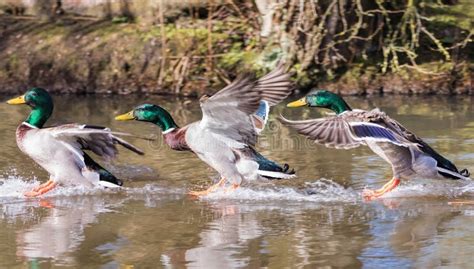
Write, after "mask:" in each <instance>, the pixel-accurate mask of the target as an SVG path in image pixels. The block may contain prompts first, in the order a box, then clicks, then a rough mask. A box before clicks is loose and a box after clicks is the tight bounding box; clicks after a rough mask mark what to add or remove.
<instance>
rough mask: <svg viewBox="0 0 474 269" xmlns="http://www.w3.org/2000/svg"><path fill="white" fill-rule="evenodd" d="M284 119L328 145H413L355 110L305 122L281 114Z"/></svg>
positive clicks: (313, 138)
mask: <svg viewBox="0 0 474 269" xmlns="http://www.w3.org/2000/svg"><path fill="white" fill-rule="evenodd" d="M356 113H360V112H356ZM280 121H282V122H283V124H285V125H287V126H290V127H292V128H294V129H295V130H296V131H297V132H298V133H300V134H303V135H306V136H307V137H308V138H309V139H311V140H314V141H315V142H317V143H319V144H324V145H325V146H326V147H332V148H338V149H350V148H355V147H358V146H360V145H366V143H367V142H368V141H374V142H388V143H392V144H395V145H397V146H403V147H407V146H409V145H410V144H412V143H410V141H408V140H406V139H404V138H403V137H402V136H401V135H399V134H398V133H397V132H395V131H393V130H391V129H389V128H387V127H385V126H384V125H382V124H377V123H374V122H371V119H370V118H364V117H354V115H352V114H351V112H346V113H344V114H341V115H337V116H333V117H328V118H322V119H312V120H305V121H291V120H288V119H285V118H284V117H280Z"/></svg>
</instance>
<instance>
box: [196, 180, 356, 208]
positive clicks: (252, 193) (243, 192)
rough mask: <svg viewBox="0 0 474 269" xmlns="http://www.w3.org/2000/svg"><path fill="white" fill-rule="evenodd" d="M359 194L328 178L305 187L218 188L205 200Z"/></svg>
mask: <svg viewBox="0 0 474 269" xmlns="http://www.w3.org/2000/svg"><path fill="white" fill-rule="evenodd" d="M358 198H359V195H358V194H357V193H356V192H355V191H354V190H352V189H350V188H349V189H346V188H344V187H343V186H342V185H340V184H338V183H336V182H334V181H331V180H328V179H320V180H318V181H315V182H307V183H306V184H305V187H304V188H303V189H296V188H293V187H268V186H267V187H241V188H238V189H237V190H235V191H231V192H230V191H226V190H222V189H221V190H218V191H216V192H214V193H211V194H209V195H208V196H207V197H204V198H203V199H204V200H219V199H229V200H241V201H293V202H317V203H321V202H355V201H357V200H358Z"/></svg>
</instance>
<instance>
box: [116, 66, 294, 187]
mask: <svg viewBox="0 0 474 269" xmlns="http://www.w3.org/2000/svg"><path fill="white" fill-rule="evenodd" d="M290 93H291V81H290V76H289V75H288V74H287V73H285V72H284V70H283V69H282V68H278V69H275V70H274V71H273V72H271V73H269V74H267V75H266V76H264V77H262V78H260V79H259V80H254V79H253V78H252V76H249V75H247V76H243V77H241V78H240V79H237V80H236V81H234V82H233V83H232V84H230V85H228V86H227V87H225V88H224V89H222V90H220V91H219V92H217V93H216V94H214V95H213V96H210V97H209V96H204V97H203V98H201V99H200V104H201V109H202V114H203V116H202V119H201V120H200V121H197V122H194V123H191V124H188V125H186V126H184V127H181V128H180V127H178V125H177V124H176V123H175V121H174V120H173V118H172V117H171V115H170V113H169V112H168V111H166V110H165V109H164V108H162V107H160V106H157V105H153V104H143V105H140V106H137V107H135V108H134V109H133V110H132V111H130V112H128V113H125V114H123V115H120V116H117V117H116V118H115V119H116V120H138V121H145V122H151V123H154V124H156V125H158V126H159V127H160V128H161V130H162V132H163V136H164V141H165V142H166V144H168V145H169V146H170V147H171V148H172V149H174V150H185V151H192V152H194V153H195V154H196V155H197V156H198V157H199V158H200V159H201V160H202V161H204V162H205V163H207V164H208V165H209V166H211V167H212V168H214V169H215V170H216V171H217V172H218V173H219V174H220V176H221V179H220V180H219V182H218V183H217V184H215V185H212V186H211V187H209V188H208V189H207V190H205V191H193V192H190V193H189V194H191V195H196V196H202V195H207V194H209V193H211V192H213V191H215V190H216V189H217V188H218V187H222V186H224V185H225V184H226V182H227V181H228V182H229V183H231V186H230V188H226V190H234V189H236V188H238V187H239V186H240V184H241V183H242V182H243V181H244V180H252V179H256V178H258V176H264V177H271V178H291V177H294V176H295V175H294V171H288V165H285V166H283V167H282V166H280V165H278V164H277V163H275V162H273V161H270V160H268V159H266V158H265V157H263V156H262V155H261V154H259V153H258V152H257V151H256V150H255V144H256V142H257V136H258V133H259V132H260V131H261V130H262V129H263V127H264V125H265V121H266V118H267V114H268V107H269V106H272V105H275V104H278V103H279V102H280V101H282V100H283V99H285V98H286V97H287V96H288V95H289V94H290ZM261 101H264V102H263V103H262V102H261ZM259 107H260V109H259Z"/></svg>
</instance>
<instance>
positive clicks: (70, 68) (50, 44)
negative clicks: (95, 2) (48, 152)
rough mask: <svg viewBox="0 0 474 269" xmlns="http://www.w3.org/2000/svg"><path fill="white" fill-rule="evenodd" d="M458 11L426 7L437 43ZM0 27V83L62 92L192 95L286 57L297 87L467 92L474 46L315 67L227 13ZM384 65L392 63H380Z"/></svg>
mask: <svg viewBox="0 0 474 269" xmlns="http://www.w3.org/2000/svg"><path fill="white" fill-rule="evenodd" d="M457 9H459V6H456V7H452V10H442V12H441V11H439V10H438V11H436V10H435V9H433V10H432V12H435V13H433V14H436V16H432V17H433V20H432V21H431V24H430V25H434V24H436V23H439V24H442V25H443V27H444V28H440V29H443V31H446V33H445V36H444V39H440V40H441V41H440V42H443V45H444V46H445V47H448V46H449V45H450V44H451V43H450V42H452V40H450V39H449V37H450V36H451V35H454V34H456V31H461V32H460V33H457V34H458V35H461V34H465V33H464V32H465V31H468V32H469V31H472V29H469V28H470V27H472V20H471V18H470V17H469V16H467V17H466V16H458V15H456V12H459V11H457ZM448 11H449V12H448ZM471 13H472V11H471V10H469V12H467V13H466V14H471ZM459 18H460V19H459ZM168 19H169V18H168ZM0 27H1V29H3V30H2V32H1V36H0V84H1V85H2V90H3V91H23V90H24V89H25V88H27V87H32V86H41V87H45V88H48V89H49V90H51V91H55V92H67V93H118V94H128V93H134V92H140V93H153V94H176V95H194V96H199V95H201V94H203V93H211V92H213V91H215V89H218V88H219V87H222V86H224V85H226V84H227V83H229V82H230V81H231V80H232V79H234V78H235V77H236V76H238V75H239V74H240V73H242V72H244V71H249V70H252V71H256V72H257V74H262V73H264V72H266V71H267V70H269V69H271V68H272V67H274V66H275V65H276V63H277V62H278V60H280V59H286V60H287V62H288V63H289V68H290V69H291V70H292V71H293V72H294V74H295V76H294V80H295V82H296V83H297V85H298V86H299V87H298V88H299V89H302V90H303V91H305V90H309V89H311V88H314V87H318V88H327V89H330V90H333V91H337V92H339V93H342V94H358V95H362V94H379V93H396V94H411V93H417V94H418V93H419V94H472V93H474V90H473V85H472V79H473V78H472V74H473V70H474V64H473V62H474V61H473V55H472V50H471V48H473V46H472V43H469V42H468V44H465V45H464V46H463V47H462V48H460V49H458V50H455V49H452V50H450V51H449V53H450V57H449V61H448V60H446V59H443V55H442V54H441V57H433V56H432V54H434V52H431V53H430V50H433V47H432V46H431V47H429V46H426V48H422V50H421V52H420V56H419V57H418V58H417V64H416V65H400V66H393V61H394V60H393V58H391V59H390V60H391V65H390V64H387V63H384V59H383V58H381V57H379V56H377V54H373V55H371V54H367V53H365V52H364V53H363V54H361V55H358V56H357V57H353V59H350V61H349V60H348V61H346V63H345V64H344V65H340V64H339V65H338V66H337V67H335V68H332V69H319V67H318V66H317V65H306V66H305V67H302V66H303V65H304V62H303V61H302V60H299V59H298V57H297V56H298V54H297V53H294V55H296V56H293V57H292V58H291V57H290V56H288V55H289V53H288V52H287V51H285V50H284V49H282V47H284V46H282V45H281V44H282V40H283V43H284V39H283V38H282V37H281V36H279V37H278V38H279V40H276V37H270V38H262V37H261V36H260V35H259V34H258V33H259V25H258V24H256V23H255V20H251V19H249V20H242V18H239V17H236V16H233V15H226V16H223V17H222V18H217V19H214V20H212V21H210V20H208V19H206V18H190V17H186V16H183V17H179V18H173V22H172V23H167V24H144V23H143V24H142V23H140V22H135V23H129V22H128V21H127V20H125V19H124V20H121V19H120V18H114V19H112V20H111V19H97V18H93V17H81V16H64V17H61V18H60V19H57V20H54V21H39V20H37V19H36V18H35V17H28V16H21V17H18V16H11V15H10V16H8V15H2V16H0ZM459 29H460V30H459ZM466 29H467V30H466ZM435 33H436V34H437V35H438V36H440V35H439V33H437V32H435ZM286 38H287V39H291V36H290V37H286ZM400 61H401V60H400ZM384 64H385V65H389V67H391V68H388V70H387V67H386V66H385V67H384ZM308 66H309V67H308Z"/></svg>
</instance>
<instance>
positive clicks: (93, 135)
mask: <svg viewBox="0 0 474 269" xmlns="http://www.w3.org/2000/svg"><path fill="white" fill-rule="evenodd" d="M43 130H45V131H47V132H49V133H50V134H51V135H52V136H53V137H55V138H56V139H58V140H60V141H61V142H63V143H64V144H65V145H66V146H68V147H69V148H70V149H71V150H74V152H75V153H76V154H80V155H81V156H82V150H90V151H92V152H94V153H95V154H97V155H99V156H101V157H104V158H106V159H112V158H115V157H116V155H117V153H118V150H117V147H116V145H117V144H119V145H121V146H123V147H125V148H127V149H129V150H131V151H133V152H135V153H137V154H140V155H143V154H144V153H143V151H141V150H140V149H139V148H137V147H135V146H133V145H132V144H130V143H128V142H127V141H125V140H123V139H122V138H119V137H117V136H116V135H128V136H130V135H129V134H126V133H117V132H112V131H110V129H109V128H105V127H101V126H93V125H80V124H64V125H60V126H56V127H50V128H44V129H43Z"/></svg>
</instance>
